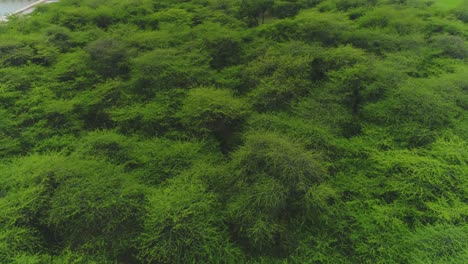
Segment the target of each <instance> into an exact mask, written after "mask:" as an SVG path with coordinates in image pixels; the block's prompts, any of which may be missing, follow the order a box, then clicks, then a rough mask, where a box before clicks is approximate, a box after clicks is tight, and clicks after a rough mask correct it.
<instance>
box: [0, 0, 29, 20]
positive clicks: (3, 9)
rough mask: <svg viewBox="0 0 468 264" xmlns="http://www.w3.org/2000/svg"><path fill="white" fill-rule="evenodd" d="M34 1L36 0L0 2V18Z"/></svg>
mask: <svg viewBox="0 0 468 264" xmlns="http://www.w3.org/2000/svg"><path fill="white" fill-rule="evenodd" d="M36 1H37V0H0V17H1V16H5V15H8V14H10V13H13V12H15V11H16V10H19V9H20V8H22V7H25V6H28V5H30V4H32V3H34V2H36Z"/></svg>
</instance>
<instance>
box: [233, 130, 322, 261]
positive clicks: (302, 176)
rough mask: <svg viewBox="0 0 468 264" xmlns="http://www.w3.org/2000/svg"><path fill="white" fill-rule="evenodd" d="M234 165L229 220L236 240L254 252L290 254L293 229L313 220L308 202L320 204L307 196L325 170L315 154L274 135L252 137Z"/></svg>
mask: <svg viewBox="0 0 468 264" xmlns="http://www.w3.org/2000/svg"><path fill="white" fill-rule="evenodd" d="M231 163H232V164H231V166H232V167H233V170H234V173H233V176H232V177H233V178H232V180H231V181H232V182H233V187H234V189H233V192H234V193H235V194H234V195H233V198H231V200H230V202H229V203H228V215H229V216H228V218H229V219H230V221H231V224H232V225H233V226H234V227H235V232H236V233H237V234H236V236H237V237H239V239H241V242H242V244H243V245H244V246H245V247H247V248H248V249H249V251H251V252H264V253H265V252H268V253H269V254H273V255H277V254H279V255H281V254H285V253H286V252H287V251H288V250H290V249H291V247H293V244H292V243H293V241H292V240H290V239H291V237H290V235H291V233H290V232H291V230H289V228H290V225H294V224H297V223H296V220H297V218H298V217H299V218H300V217H307V216H304V215H303V214H304V213H305V212H304V211H303V210H305V209H306V208H307V207H306V206H305V205H304V203H308V202H312V203H313V202H315V200H314V199H313V198H312V197H313V196H311V195H309V197H311V199H307V198H305V196H306V194H307V193H309V192H310V193H311V194H312V193H314V190H313V189H311V188H314V187H313V186H314V185H316V184H318V183H319V182H320V181H321V180H322V178H324V175H325V169H324V168H323V167H322V165H321V164H320V163H319V162H318V158H317V157H316V156H315V155H314V154H312V153H310V152H307V151H305V150H304V149H302V147H301V146H300V145H297V144H295V143H291V142H289V141H288V140H287V139H283V138H281V137H280V136H278V135H275V134H272V133H258V134H251V135H249V136H248V137H247V138H246V141H245V144H244V146H243V147H241V148H240V149H239V150H237V151H236V152H234V154H233V159H232V162H231ZM314 206H318V207H320V205H319V204H316V205H314ZM313 213H316V212H313Z"/></svg>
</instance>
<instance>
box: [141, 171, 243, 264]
mask: <svg viewBox="0 0 468 264" xmlns="http://www.w3.org/2000/svg"><path fill="white" fill-rule="evenodd" d="M218 207H219V204H218V203H217V202H216V199H215V195H214V194H212V193H209V192H207V191H206V189H205V188H204V186H203V184H201V182H199V181H197V180H196V179H189V178H183V177H180V178H176V179H174V180H172V181H171V183H170V185H169V186H167V187H163V188H160V189H157V190H155V191H154V193H153V194H152V196H151V197H150V198H149V205H148V209H147V210H148V217H147V218H146V220H145V224H144V230H143V232H142V233H141V235H140V237H139V246H138V247H139V252H140V253H139V258H140V260H141V262H142V263H194V262H203V263H218V262H219V261H221V262H223V263H232V262H236V261H239V260H240V259H239V251H238V250H237V249H236V248H235V247H233V245H232V244H231V243H230V242H229V241H228V239H227V237H228V234H227V232H226V230H225V227H224V224H223V222H222V221H221V218H219V216H218V215H217V212H218V209H217V208H218Z"/></svg>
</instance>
